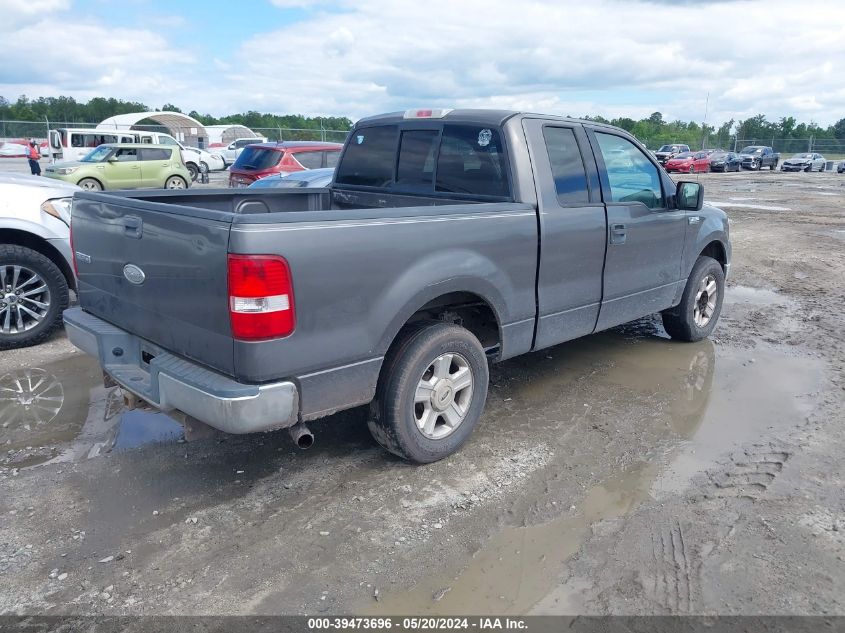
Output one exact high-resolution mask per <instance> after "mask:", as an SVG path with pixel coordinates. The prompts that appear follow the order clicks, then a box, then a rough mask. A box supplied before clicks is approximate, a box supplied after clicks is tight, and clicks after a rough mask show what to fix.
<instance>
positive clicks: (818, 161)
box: [781, 152, 827, 171]
mask: <svg viewBox="0 0 845 633" xmlns="http://www.w3.org/2000/svg"><path fill="white" fill-rule="evenodd" d="M826 163H827V161H826V160H825V157H824V156H822V155H821V154H817V153H815V152H806V153H804V154H795V155H794V156H793V157H792V158H787V159H786V160H785V161H783V165H781V170H782V171H824V166H825V164H826Z"/></svg>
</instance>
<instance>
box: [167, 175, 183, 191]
mask: <svg viewBox="0 0 845 633" xmlns="http://www.w3.org/2000/svg"><path fill="white" fill-rule="evenodd" d="M164 188H165V189H187V188H188V183H187V182H185V179H184V178H182V176H171V177H170V178H168V179H167V182H165V183H164Z"/></svg>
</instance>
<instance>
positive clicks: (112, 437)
mask: <svg viewBox="0 0 845 633" xmlns="http://www.w3.org/2000/svg"><path fill="white" fill-rule="evenodd" d="M181 437H182V427H181V426H180V425H179V424H178V423H177V422H176V421H174V420H172V419H171V418H169V417H167V416H166V415H164V414H160V413H155V412H152V411H142V410H136V411H124V410H123V401H122V397H121V394H120V391H119V390H118V389H106V388H104V387H103V386H102V371H101V370H100V366H99V363H98V362H97V361H96V360H95V359H93V358H91V357H89V356H87V355H84V354H78V355H74V356H71V357H70V358H67V359H64V360H61V361H57V362H54V363H48V364H45V365H43V366H41V367H33V368H27V369H20V370H15V371H12V372H9V373H7V374H4V375H2V376H0V448H2V452H0V466H7V467H13V468H23V467H27V466H35V465H38V464H43V463H45V462H48V461H51V460H56V461H73V460H78V459H83V458H85V457H93V456H95V455H98V454H100V453H102V452H104V451H108V450H111V449H112V448H116V449H118V450H128V449H131V448H137V447H140V446H143V445H145V444H151V443H161V442H167V441H175V440H177V439H179V438H181Z"/></svg>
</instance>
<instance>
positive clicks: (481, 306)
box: [405, 292, 502, 356]
mask: <svg viewBox="0 0 845 633" xmlns="http://www.w3.org/2000/svg"><path fill="white" fill-rule="evenodd" d="M432 320H434V321H445V322H447V323H455V324H456V325H460V326H461V327H465V328H466V329H467V330H469V331H470V332H472V333H473V334H474V335H475V337H476V338H477V339H478V340H479V342H480V343H481V346H482V347H483V348H484V350H485V352H487V354H488V355H493V356H496V355H498V354H499V352H500V350H501V341H502V338H501V328H500V326H499V320H498V319H497V318H496V313H495V312H494V311H493V308H491V307H490V304H489V303H487V302H486V301H485V300H484V299H482V298H481V297H479V296H478V295H475V294H473V293H471V292H451V293H449V294H445V295H441V296H440V297H437V298H436V299H432V300H431V301H429V302H428V303H426V304H425V305H424V306H422V307H421V308H420V309H419V310H417V311H416V312H414V314H413V315H411V318H410V319H408V321H407V323H406V324H405V325H406V326H407V325H411V324H412V323H416V322H418V321H432Z"/></svg>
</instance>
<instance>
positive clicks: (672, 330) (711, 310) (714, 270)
mask: <svg viewBox="0 0 845 633" xmlns="http://www.w3.org/2000/svg"><path fill="white" fill-rule="evenodd" d="M724 297H725V273H724V272H723V271H722V266H721V265H720V264H719V262H717V261H716V260H715V259H713V258H712V257H699V258H698V261H697V262H695V266H693V267H692V272H691V273H690V276H689V279H688V280H687V285H686V288H684V294H683V296H682V297H681V302H680V303H679V304H678V305H677V306H675V307H674V308H672V309H670V310H666V311H665V312H663V315H662V316H663V327H664V328H666V332H667V333H668V334H669V336H671V337H672V338H673V339H676V340H679V341H690V342H692V341H700V340H701V339H703V338H707V337H708V336H710V333H711V332H712V331H713V328H715V327H716V321H718V320H719V314H720V313H721V312H722V301H723V299H724Z"/></svg>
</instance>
